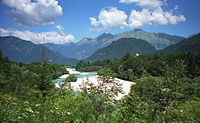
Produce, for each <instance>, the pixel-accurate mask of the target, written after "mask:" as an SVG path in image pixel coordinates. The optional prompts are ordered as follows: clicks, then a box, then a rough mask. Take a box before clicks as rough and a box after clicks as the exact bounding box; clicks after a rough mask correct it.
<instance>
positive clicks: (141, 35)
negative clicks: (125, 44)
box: [109, 29, 184, 50]
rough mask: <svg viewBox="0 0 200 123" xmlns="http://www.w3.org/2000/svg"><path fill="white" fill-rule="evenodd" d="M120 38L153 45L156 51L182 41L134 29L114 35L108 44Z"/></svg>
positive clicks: (170, 36)
mask: <svg viewBox="0 0 200 123" xmlns="http://www.w3.org/2000/svg"><path fill="white" fill-rule="evenodd" d="M121 38H136V39H142V40H145V41H147V42H149V43H150V44H151V45H153V46H154V47H155V48H156V50H160V49H163V48H165V47H166V46H169V45H172V44H175V43H177V42H179V41H181V40H183V39H184V37H181V36H176V35H169V34H165V33H154V32H146V31H143V30H141V29H135V30H131V31H127V32H122V33H119V34H116V35H115V36H114V38H112V39H110V40H109V42H112V41H116V40H118V39H121Z"/></svg>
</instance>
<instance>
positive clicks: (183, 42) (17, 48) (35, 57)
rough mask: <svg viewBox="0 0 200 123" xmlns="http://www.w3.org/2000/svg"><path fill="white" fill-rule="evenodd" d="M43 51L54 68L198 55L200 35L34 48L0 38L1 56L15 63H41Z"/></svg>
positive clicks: (127, 36) (139, 36)
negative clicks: (156, 55)
mask: <svg viewBox="0 0 200 123" xmlns="http://www.w3.org/2000/svg"><path fill="white" fill-rule="evenodd" d="M42 47H44V50H45V59H46V61H47V62H49V63H55V64H76V63H77V61H78V60H76V59H75V58H77V59H79V60H85V61H91V62H94V61H97V60H100V61H101V60H105V59H113V58H120V57H122V56H123V55H125V54H126V53H130V54H131V55H133V56H135V54H136V53H139V54H153V53H155V52H157V53H163V54H168V53H183V52H188V51H190V52H195V53H196V52H200V33H199V34H195V35H193V36H190V37H189V38H184V37H180V36H174V35H168V34H164V33H151V32H145V31H143V30H140V29H135V30H131V31H127V32H123V33H119V34H116V35H112V34H110V33H104V34H102V35H100V36H98V37H97V38H87V37H85V38H83V39H82V40H81V41H79V42H77V43H73V42H70V43H66V44H53V43H47V44H45V46H43V45H42V44H33V43H32V42H30V41H25V40H22V39H20V38H17V37H14V36H7V37H0V48H1V49H2V51H3V54H4V56H8V58H9V59H10V60H11V61H15V62H24V63H31V62H41V59H42Z"/></svg>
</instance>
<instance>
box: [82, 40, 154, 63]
mask: <svg viewBox="0 0 200 123" xmlns="http://www.w3.org/2000/svg"><path fill="white" fill-rule="evenodd" d="M155 51H156V50H155V47H153V46H152V45H151V44H150V43H148V42H147V41H144V40H141V39H136V38H122V39H119V40H117V41H114V42H112V43H111V44H110V45H109V46H107V47H104V48H101V49H99V50H97V51H95V52H94V53H93V54H92V55H91V56H90V57H89V58H87V59H86V60H85V61H89V62H94V61H97V60H98V61H103V60H106V59H114V58H121V57H122V56H124V55H125V54H126V53H130V54H131V55H133V56H135V55H136V53H138V54H152V53H154V52H155Z"/></svg>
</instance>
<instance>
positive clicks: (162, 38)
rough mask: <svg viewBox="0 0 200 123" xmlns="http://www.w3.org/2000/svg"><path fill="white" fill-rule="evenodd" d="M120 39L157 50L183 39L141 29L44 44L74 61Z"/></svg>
mask: <svg viewBox="0 0 200 123" xmlns="http://www.w3.org/2000/svg"><path fill="white" fill-rule="evenodd" d="M121 38H136V39H141V40H145V41H147V42H149V43H150V44H151V45H153V46H154V47H155V48H156V49H157V50H159V49H163V48H165V47H166V46H169V45H172V44H175V43H177V42H179V41H181V40H183V39H185V38H184V37H180V36H176V35H169V34H165V33H152V32H146V31H143V30H141V29H135V30H131V31H126V32H123V33H119V34H116V35H112V34H110V33H103V34H102V35H100V36H98V37H97V38H88V37H85V38H83V39H82V40H80V41H79V42H77V43H67V44H46V45H45V46H46V47H48V48H49V49H51V50H53V51H54V52H59V53H60V54H62V55H63V56H66V57H72V58H76V59H79V60H81V59H85V58H87V57H89V56H91V55H92V53H94V52H95V51H96V50H98V49H100V48H103V47H106V46H108V45H110V44H111V43H112V42H113V41H116V40H119V39H121Z"/></svg>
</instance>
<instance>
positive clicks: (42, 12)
mask: <svg viewBox="0 0 200 123" xmlns="http://www.w3.org/2000/svg"><path fill="white" fill-rule="evenodd" d="M2 2H3V3H4V4H5V5H7V6H8V7H11V8H13V9H11V10H8V11H7V14H8V16H9V17H10V18H11V19H13V20H14V21H16V22H17V23H18V24H19V25H20V26H41V25H46V24H54V22H55V21H56V19H57V18H58V17H59V16H61V15H62V7H61V6H60V5H58V1H57V0H34V1H33V0H2Z"/></svg>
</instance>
